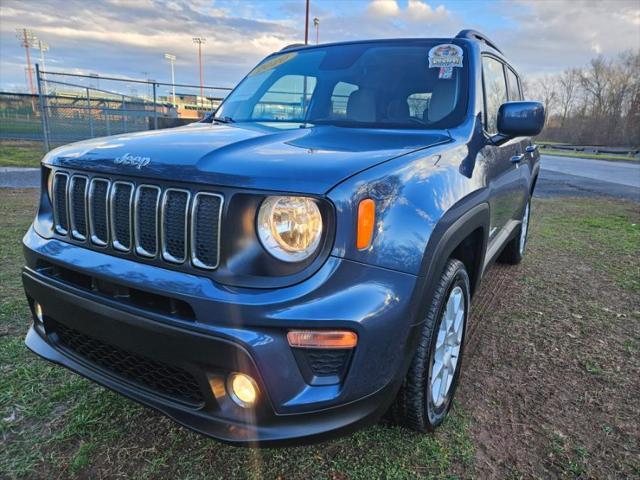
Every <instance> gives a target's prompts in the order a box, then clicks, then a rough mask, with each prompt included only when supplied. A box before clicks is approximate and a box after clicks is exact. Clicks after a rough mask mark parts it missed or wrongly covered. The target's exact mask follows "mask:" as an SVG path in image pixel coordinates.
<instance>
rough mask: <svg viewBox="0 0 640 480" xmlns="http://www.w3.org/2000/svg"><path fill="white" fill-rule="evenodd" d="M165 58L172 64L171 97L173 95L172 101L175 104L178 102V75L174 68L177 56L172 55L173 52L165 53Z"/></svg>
mask: <svg viewBox="0 0 640 480" xmlns="http://www.w3.org/2000/svg"><path fill="white" fill-rule="evenodd" d="M164 58H165V59H167V60H169V63H170V64H171V97H172V102H173V104H174V105H175V104H176V77H175V73H174V70H173V69H174V64H175V62H176V56H175V55H172V54H171V53H165V54H164Z"/></svg>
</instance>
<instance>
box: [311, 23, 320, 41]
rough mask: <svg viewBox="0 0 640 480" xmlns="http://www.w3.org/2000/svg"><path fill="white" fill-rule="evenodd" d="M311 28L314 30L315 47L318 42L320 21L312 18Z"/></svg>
mask: <svg viewBox="0 0 640 480" xmlns="http://www.w3.org/2000/svg"><path fill="white" fill-rule="evenodd" d="M313 27H314V28H315V29H316V45H318V43H319V42H320V19H319V18H318V17H313Z"/></svg>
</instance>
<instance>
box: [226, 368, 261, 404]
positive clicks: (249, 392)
mask: <svg viewBox="0 0 640 480" xmlns="http://www.w3.org/2000/svg"><path fill="white" fill-rule="evenodd" d="M227 390H228V391H229V394H230V395H231V398H232V399H233V401H234V402H236V403H237V404H238V405H240V406H241V407H243V408H249V407H252V406H253V405H255V403H256V400H257V399H258V385H256V382H255V380H254V379H253V378H251V377H250V376H249V375H245V374H244V373H232V374H231V375H229V378H228V380H227Z"/></svg>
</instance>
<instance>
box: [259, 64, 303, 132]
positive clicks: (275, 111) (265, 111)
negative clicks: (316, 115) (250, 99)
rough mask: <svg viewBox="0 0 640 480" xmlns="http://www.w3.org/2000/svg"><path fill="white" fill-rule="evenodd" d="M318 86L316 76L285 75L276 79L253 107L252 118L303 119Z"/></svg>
mask: <svg viewBox="0 0 640 480" xmlns="http://www.w3.org/2000/svg"><path fill="white" fill-rule="evenodd" d="M315 87H316V79H315V77H305V76H303V75H285V76H283V77H281V78H279V79H278V80H276V81H275V82H274V83H273V85H271V87H269V90H267V91H266V92H265V93H264V95H262V98H260V101H259V102H258V103H256V105H255V107H254V108H253V113H252V115H251V118H256V119H264V120H284V121H297V120H303V119H304V117H305V114H306V111H307V108H308V106H309V101H310V100H311V95H313V90H314V89H315Z"/></svg>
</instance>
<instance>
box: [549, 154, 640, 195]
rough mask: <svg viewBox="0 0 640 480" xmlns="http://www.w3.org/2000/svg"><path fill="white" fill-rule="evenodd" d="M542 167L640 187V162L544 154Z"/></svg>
mask: <svg viewBox="0 0 640 480" xmlns="http://www.w3.org/2000/svg"><path fill="white" fill-rule="evenodd" d="M541 167H542V169H544V170H549V171H552V172H558V173H564V174H567V175H574V176H577V177H586V178H591V179H593V180H599V181H602V182H611V183H617V184H620V185H626V186H628V187H636V188H640V162H631V161H628V162H627V161H620V162H611V161H606V160H587V159H584V158H573V157H556V156H555V155H554V156H551V155H542V163H541Z"/></svg>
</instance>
